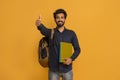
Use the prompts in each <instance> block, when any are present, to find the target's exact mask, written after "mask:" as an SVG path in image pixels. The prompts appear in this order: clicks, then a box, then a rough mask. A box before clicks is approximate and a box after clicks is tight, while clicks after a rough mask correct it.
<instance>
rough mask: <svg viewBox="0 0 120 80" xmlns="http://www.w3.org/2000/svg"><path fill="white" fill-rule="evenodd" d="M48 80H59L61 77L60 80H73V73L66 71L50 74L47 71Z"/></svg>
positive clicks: (50, 72)
mask: <svg viewBox="0 0 120 80" xmlns="http://www.w3.org/2000/svg"><path fill="white" fill-rule="evenodd" d="M48 75H49V77H48V78H49V79H48V80H60V77H62V80H73V72H72V70H71V71H68V72H67V73H59V72H52V71H49V74H48Z"/></svg>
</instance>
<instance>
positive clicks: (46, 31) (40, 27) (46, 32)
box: [36, 16, 51, 37]
mask: <svg viewBox="0 0 120 80" xmlns="http://www.w3.org/2000/svg"><path fill="white" fill-rule="evenodd" d="M36 26H37V28H38V30H40V32H41V33H42V34H43V35H45V36H47V37H49V36H50V34H51V29H48V28H46V27H45V26H44V25H43V24H42V22H41V18H40V16H39V18H38V19H37V20H36Z"/></svg>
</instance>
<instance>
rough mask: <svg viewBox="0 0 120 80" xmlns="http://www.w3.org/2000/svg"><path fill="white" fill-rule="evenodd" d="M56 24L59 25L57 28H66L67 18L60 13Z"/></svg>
mask: <svg viewBox="0 0 120 80" xmlns="http://www.w3.org/2000/svg"><path fill="white" fill-rule="evenodd" d="M55 22H56V24H57V27H62V26H64V23H65V16H64V14H63V13H59V14H57V15H56V18H55Z"/></svg>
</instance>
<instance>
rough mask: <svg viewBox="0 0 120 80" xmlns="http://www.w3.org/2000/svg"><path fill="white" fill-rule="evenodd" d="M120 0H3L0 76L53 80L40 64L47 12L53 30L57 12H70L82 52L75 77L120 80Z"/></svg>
mask: <svg viewBox="0 0 120 80" xmlns="http://www.w3.org/2000/svg"><path fill="white" fill-rule="evenodd" d="M119 4H120V1H119V0H69V1H68V0H1V1H0V80H47V77H48V74H47V71H48V69H44V68H42V67H41V66H40V65H39V63H38V54H37V48H38V42H39V40H40V38H41V37H42V35H41V34H40V32H39V31H38V30H37V27H36V26H35V20H36V19H37V18H38V17H39V15H41V17H42V22H43V23H44V24H45V25H46V26H47V27H48V28H54V27H55V26H56V25H55V23H54V19H53V12H54V11H55V10H56V9H58V8H63V9H65V10H66V11H67V13H68V17H67V21H66V24H65V26H66V27H67V28H69V29H72V30H74V31H75V32H76V34H77V36H78V39H79V43H80V46H81V50H82V52H81V54H80V56H79V57H78V58H77V59H76V60H75V62H74V63H73V72H74V80H120V38H119V36H120V5H119Z"/></svg>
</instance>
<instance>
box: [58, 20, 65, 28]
mask: <svg viewBox="0 0 120 80" xmlns="http://www.w3.org/2000/svg"><path fill="white" fill-rule="evenodd" d="M64 23H65V22H63V21H58V22H56V24H57V27H58V28H60V27H62V26H63V25H64Z"/></svg>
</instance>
